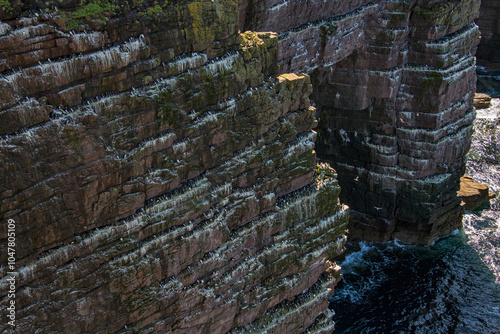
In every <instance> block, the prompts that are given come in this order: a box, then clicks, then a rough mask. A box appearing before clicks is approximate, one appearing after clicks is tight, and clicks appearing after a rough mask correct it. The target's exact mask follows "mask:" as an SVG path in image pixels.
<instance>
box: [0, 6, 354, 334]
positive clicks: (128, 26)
mask: <svg viewBox="0 0 500 334" xmlns="http://www.w3.org/2000/svg"><path fill="white" fill-rule="evenodd" d="M56 3H57V4H58V3H59V2H58V1H52V2H51V1H48V2H46V3H43V4H42V3H39V2H20V1H18V2H12V8H10V9H8V10H5V11H4V12H2V13H0V16H1V17H2V19H4V21H3V22H1V25H0V27H1V28H0V35H1V36H0V39H1V42H0V52H1V59H2V62H1V65H0V66H2V67H1V71H2V77H1V78H0V110H1V111H0V118H1V122H0V124H1V129H0V131H1V134H2V139H1V142H0V159H1V161H2V165H1V166H0V174H1V175H2V178H1V179H0V200H1V203H2V204H1V210H0V217H1V220H2V222H5V221H7V220H8V219H13V220H14V221H15V224H16V261H17V262H16V269H15V272H16V273H17V276H16V288H17V289H16V297H15V298H16V299H15V301H16V310H17V311H16V312H17V314H16V317H17V318H16V323H17V327H16V329H15V332H17V333H31V332H35V331H40V332H44V333H84V332H85V333H87V332H92V333H113V332H134V333H137V332H140V333H146V332H147V333H157V332H163V333H169V332H175V333H225V332H229V331H232V332H234V333H239V332H242V333H243V332H244V333H249V332H252V331H255V332H263V331H268V332H276V333H285V332H286V333H299V332H304V331H306V330H310V331H313V332H318V333H323V332H324V333H328V332H331V330H332V329H333V325H334V324H333V322H332V321H331V314H330V313H329V312H330V311H328V310H327V306H328V297H329V296H330V295H331V294H332V293H333V287H334V286H335V285H336V283H337V281H338V280H339V279H340V271H339V268H338V266H336V265H335V264H334V263H332V262H330V261H328V260H329V259H333V258H334V257H335V256H336V255H338V254H340V253H341V252H342V251H343V244H344V242H345V236H344V232H345V228H346V224H347V219H348V217H347V208H346V207H343V206H341V205H339V204H338V197H339V192H340V188H339V185H338V183H337V181H336V175H335V173H334V171H333V170H332V169H331V168H330V167H329V166H328V165H325V164H320V165H316V158H315V153H314V151H313V147H314V141H315V139H316V133H315V132H314V131H312V129H313V128H315V127H316V126H317V121H316V119H315V113H316V110H315V108H313V107H312V106H311V105H310V102H309V98H308V96H309V94H310V93H311V91H312V88H311V84H310V80H309V77H308V76H305V75H299V76H298V75H294V74H289V75H281V76H278V64H277V55H278V43H277V37H276V35H275V34H271V33H263V34H254V33H246V34H243V35H240V34H238V32H237V30H238V24H239V21H238V7H237V2H235V1H194V2H182V3H175V4H171V3H167V2H162V3H161V4H159V5H155V4H153V3H149V2H146V3H144V4H143V5H142V7H137V4H139V3H141V2H130V3H131V4H129V3H128V2H126V1H121V2H113V3H114V4H120V5H123V6H122V7H105V4H104V3H101V6H100V7H99V8H101V9H106V10H105V11H103V12H102V13H101V12H98V13H97V14H95V16H92V17H86V18H84V19H82V20H81V22H80V23H79V24H80V26H79V27H68V22H69V21H68V17H75V16H76V15H77V14H75V13H79V12H78V10H75V8H74V7H75V6H82V5H83V4H84V3H82V4H81V2H68V3H67V4H66V5H65V7H62V8H61V9H60V11H59V12H54V11H53V10H52V8H53V7H51V4H52V5H53V4H56ZM94 3H95V2H94ZM132 3H133V4H134V5H132ZM42 5H43V6H48V12H49V13H42V12H37V14H36V15H35V14H33V12H24V15H25V17H24V18H22V19H18V16H17V15H18V14H19V13H20V12H21V11H23V10H25V9H29V8H32V9H37V8H33V6H42ZM23 6H24V7H23ZM85 6H89V4H86V5H85ZM85 6H84V7H80V8H86V10H89V8H94V7H85ZM127 6H128V7H127ZM38 9H44V8H38ZM94 9H95V8H94ZM51 10H52V11H51ZM65 11H66V12H65ZM30 13H31V14H30ZM93 15H94V14H93ZM72 29H73V30H72ZM75 29H76V30H75ZM84 30H85V31H84ZM49 58H50V59H49ZM6 229H7V227H6V224H2V228H1V231H0V232H1V233H0V235H1V240H2V242H1V244H0V247H1V252H0V254H1V263H2V265H3V264H5V263H6V262H7V252H6V247H7V242H6V240H7V239H6V236H7V234H6ZM8 271H12V270H8V269H7V267H6V266H3V267H2V268H1V271H0V273H1V281H0V282H1V290H0V300H1V305H2V308H3V309H5V307H6V305H7V304H8V303H9V300H10V297H8V289H9V284H8V282H7V279H8V278H9V277H10V276H11V275H10V274H7V272H8ZM0 326H1V327H0V328H1V330H2V332H3V331H7V332H8V331H9V329H11V328H10V327H9V325H8V324H7V323H6V322H5V321H4V322H2V324H1V325H0Z"/></svg>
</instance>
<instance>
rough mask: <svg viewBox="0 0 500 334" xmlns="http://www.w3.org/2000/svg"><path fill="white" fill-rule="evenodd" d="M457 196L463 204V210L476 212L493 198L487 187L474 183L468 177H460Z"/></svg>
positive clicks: (493, 195)
mask: <svg viewBox="0 0 500 334" xmlns="http://www.w3.org/2000/svg"><path fill="white" fill-rule="evenodd" d="M458 196H460V198H461V199H462V201H463V202H464V207H465V210H476V209H479V208H480V207H481V206H483V205H484V204H486V203H488V202H489V200H490V199H492V198H494V197H495V194H494V193H492V192H491V191H490V190H489V188H488V186H487V185H484V184H481V183H477V182H474V180H473V179H472V178H471V177H470V176H462V178H461V179H460V190H459V191H458Z"/></svg>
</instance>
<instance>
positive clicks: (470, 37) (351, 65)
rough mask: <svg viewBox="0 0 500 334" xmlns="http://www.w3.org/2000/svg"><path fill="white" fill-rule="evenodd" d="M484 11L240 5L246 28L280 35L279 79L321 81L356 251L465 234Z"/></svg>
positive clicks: (450, 6) (323, 142) (352, 4)
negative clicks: (304, 76)
mask: <svg viewBox="0 0 500 334" xmlns="http://www.w3.org/2000/svg"><path fill="white" fill-rule="evenodd" d="M241 3H243V4H245V2H244V1H243V2H241ZM241 3H240V4H241ZM479 5H480V1H479V0H461V1H416V0H413V1H411V0H400V1H367V0H357V1H340V0H338V1H326V2H325V1H298V0H288V1H264V0H262V1H259V0H255V1H248V4H246V5H244V6H240V10H242V11H246V16H244V15H242V14H241V13H240V27H241V26H243V27H245V28H246V29H254V30H260V29H270V30H274V31H276V32H277V33H278V36H279V39H280V48H279V60H280V64H281V70H282V71H285V72H296V73H301V72H305V73H309V74H310V75H311V77H312V82H313V87H314V92H313V94H312V97H311V99H312V100H313V102H314V103H315V105H316V106H317V108H318V112H319V115H320V118H319V126H318V130H317V131H318V140H317V145H316V151H317V152H318V156H319V157H320V158H321V159H323V160H326V161H329V162H331V163H332V164H333V165H334V167H335V169H336V170H337V171H338V173H339V182H340V185H341V186H342V188H343V189H348V191H343V192H342V194H341V201H343V202H345V203H347V204H348V205H349V206H350V208H351V218H352V219H351V225H350V237H351V238H352V239H353V240H354V239H363V240H389V239H393V238H397V239H400V240H404V241H409V242H418V243H424V244H427V243H429V242H432V241H433V240H435V239H436V238H437V237H438V236H441V235H445V234H448V233H450V232H451V231H453V230H454V229H456V228H457V227H459V226H460V225H461V215H462V211H463V210H462V208H461V206H460V198H459V197H457V195H456V192H457V190H458V189H459V185H460V177H461V176H462V175H463V172H464V167H465V160H464V158H465V155H466V153H467V151H468V149H469V146H470V138H471V133H472V122H473V120H474V117H475V111H474V109H473V104H472V103H473V97H474V93H475V92H474V87H475V80H476V76H475V59H474V52H475V50H476V46H477V44H478V42H479V30H478V27H477V26H476V25H475V24H474V23H473V21H474V19H475V18H477V17H478V12H479ZM299 8H300V10H299ZM292 13H294V15H291V14H292ZM297 13H301V14H297ZM241 17H243V21H242V19H241ZM241 22H244V23H243V24H241Z"/></svg>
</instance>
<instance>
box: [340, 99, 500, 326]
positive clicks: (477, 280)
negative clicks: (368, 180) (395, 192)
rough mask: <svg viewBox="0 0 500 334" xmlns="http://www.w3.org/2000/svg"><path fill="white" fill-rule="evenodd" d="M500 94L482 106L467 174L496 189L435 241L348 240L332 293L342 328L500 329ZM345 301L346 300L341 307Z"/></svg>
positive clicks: (477, 120)
mask: <svg viewBox="0 0 500 334" xmlns="http://www.w3.org/2000/svg"><path fill="white" fill-rule="evenodd" d="M499 121H500V100H499V99H493V101H492V106H491V107H490V108H489V109H483V110H478V118H477V119H476V121H475V124H474V130H475V135H474V137H473V141H472V147H471V151H470V153H469V159H468V163H467V174H468V175H471V176H473V178H474V179H475V180H476V181H478V182H482V183H484V184H487V185H488V186H489V187H490V189H491V190H492V191H493V192H495V193H496V194H497V197H496V198H494V199H491V202H490V203H489V205H486V206H483V207H482V208H480V209H479V210H477V211H466V213H465V215H464V221H463V223H464V224H463V230H461V231H458V230H457V231H456V232H455V233H453V234H452V235H451V236H448V237H446V238H443V239H440V240H438V241H436V242H435V243H434V244H433V245H431V246H428V247H423V246H415V245H408V244H402V243H398V242H387V243H365V242H363V243H361V244H360V245H359V246H355V245H349V246H348V248H347V249H348V250H347V252H348V253H349V255H347V257H346V259H345V261H343V262H342V263H341V266H342V271H343V275H344V276H343V279H342V282H341V283H340V284H339V286H338V287H337V289H336V290H335V294H334V296H333V297H332V298H331V306H332V307H333V308H334V309H335V310H336V313H337V314H336V315H335V317H334V319H335V321H336V323H337V326H336V330H335V333H436V334H446V333H457V334H471V333H473V334H496V333H498V331H499V329H500V256H499V253H500V200H499V198H498V194H499V193H500V172H499V167H500V161H499V156H500V145H499V144H500V131H499V129H500V123H499ZM339 305H342V307H339Z"/></svg>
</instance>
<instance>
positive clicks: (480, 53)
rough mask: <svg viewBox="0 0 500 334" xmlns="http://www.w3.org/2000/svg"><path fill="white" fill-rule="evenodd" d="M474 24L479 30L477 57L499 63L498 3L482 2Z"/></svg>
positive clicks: (499, 3)
mask: <svg viewBox="0 0 500 334" xmlns="http://www.w3.org/2000/svg"><path fill="white" fill-rule="evenodd" d="M476 23H477V25H478V26H479V29H480V30H481V43H480V44H479V48H478V50H477V57H478V58H481V59H485V60H488V61H491V62H495V63H500V2H498V1H496V0H482V1H481V10H480V11H479V18H478V19H477V20H476Z"/></svg>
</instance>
